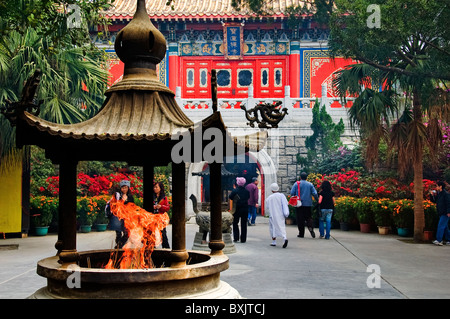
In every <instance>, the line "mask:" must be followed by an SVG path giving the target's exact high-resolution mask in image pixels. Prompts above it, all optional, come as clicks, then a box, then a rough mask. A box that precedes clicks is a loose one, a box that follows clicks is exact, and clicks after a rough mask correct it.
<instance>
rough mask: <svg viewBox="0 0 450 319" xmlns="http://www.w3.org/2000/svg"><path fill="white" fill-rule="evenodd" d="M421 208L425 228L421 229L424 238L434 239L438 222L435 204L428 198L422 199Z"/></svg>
mask: <svg viewBox="0 0 450 319" xmlns="http://www.w3.org/2000/svg"><path fill="white" fill-rule="evenodd" d="M423 209H424V215H425V229H424V230H423V237H424V240H427V241H430V240H433V239H434V231H435V230H436V228H437V225H438V222H439V216H438V214H437V210H436V204H434V203H432V202H431V201H429V200H424V202H423Z"/></svg>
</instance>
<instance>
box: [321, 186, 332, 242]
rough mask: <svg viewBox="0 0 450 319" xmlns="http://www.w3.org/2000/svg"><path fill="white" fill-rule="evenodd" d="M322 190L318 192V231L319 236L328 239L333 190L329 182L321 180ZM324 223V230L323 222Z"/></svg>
mask: <svg viewBox="0 0 450 319" xmlns="http://www.w3.org/2000/svg"><path fill="white" fill-rule="evenodd" d="M321 188H322V191H321V192H320V193H319V205H320V220H319V232H320V238H324V237H325V239H330V229H331V217H332V215H333V210H334V204H335V199H334V195H335V194H334V192H333V191H332V189H331V183H330V182H329V181H323V182H322V186H321ZM324 223H325V224H326V229H325V231H324V227H323V224H324Z"/></svg>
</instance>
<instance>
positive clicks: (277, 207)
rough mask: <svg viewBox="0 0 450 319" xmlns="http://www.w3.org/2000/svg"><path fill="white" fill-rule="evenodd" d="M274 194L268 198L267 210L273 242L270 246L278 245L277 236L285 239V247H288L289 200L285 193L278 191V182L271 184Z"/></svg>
mask: <svg viewBox="0 0 450 319" xmlns="http://www.w3.org/2000/svg"><path fill="white" fill-rule="evenodd" d="M270 190H271V191H272V195H270V196H269V197H267V199H266V211H268V213H269V230H270V235H271V236H272V243H271V244H270V246H276V244H277V241H276V239H277V237H282V238H283V239H284V244H283V248H286V247H287V244H288V239H287V237H286V224H285V219H286V218H287V217H288V216H289V207H288V201H287V199H286V196H285V195H284V194H281V193H279V192H278V190H279V187H278V184H277V183H273V184H271V185H270Z"/></svg>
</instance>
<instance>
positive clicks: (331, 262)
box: [0, 217, 450, 299]
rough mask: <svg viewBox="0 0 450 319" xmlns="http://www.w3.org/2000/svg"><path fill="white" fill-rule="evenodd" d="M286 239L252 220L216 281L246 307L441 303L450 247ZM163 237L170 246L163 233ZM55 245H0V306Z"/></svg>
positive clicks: (101, 235)
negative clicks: (302, 301)
mask: <svg viewBox="0 0 450 319" xmlns="http://www.w3.org/2000/svg"><path fill="white" fill-rule="evenodd" d="M197 230H198V226H197V225H196V224H187V225H186V246H187V248H188V249H190V248H191V247H192V244H193V239H194V235H195V232H196V231H197ZM287 233H288V238H289V245H288V247H287V248H286V249H283V248H282V247H281V246H282V240H281V239H279V240H278V245H277V246H276V247H271V246H270V245H269V244H270V242H271V240H270V238H269V231H268V219H267V218H264V217H258V218H257V223H256V226H252V227H249V228H248V238H247V242H246V243H236V249H237V252H236V253H234V254H230V255H229V258H230V268H229V269H228V270H226V271H224V272H223V273H222V274H221V279H222V280H223V281H225V282H227V283H229V284H230V285H231V286H232V287H234V288H236V289H237V290H238V291H239V293H240V294H241V296H242V297H244V298H249V299H291V298H292V299H297V298H312V299H319V298H327V299H334V298H340V299H341V298H344V299H370V298H389V299H391V298H394V299H409V298H448V296H449V295H448V287H449V286H450V277H449V276H448V260H449V256H450V246H442V247H438V246H434V245H432V244H413V243H410V242H408V241H405V240H401V239H402V238H400V237H398V236H397V235H378V234H376V233H370V234H363V233H360V232H359V231H348V232H344V231H340V230H334V229H332V230H331V238H330V239H329V240H325V239H320V238H318V237H319V236H318V233H319V232H318V229H316V235H317V237H316V238H315V239H313V238H311V237H310V236H309V232H308V231H306V235H305V238H297V236H296V235H297V226H295V225H292V226H291V225H290V226H287ZM168 235H169V238H171V228H170V226H169V228H168ZM114 236H115V234H114V232H112V231H106V232H95V231H93V232H91V233H88V234H84V233H79V234H78V237H77V249H78V250H79V251H83V250H91V249H108V248H111V247H112V245H113V241H114ZM55 242H56V235H55V234H50V235H47V236H45V237H34V236H30V237H28V238H17V239H1V240H0V260H1V262H0V299H12V298H17V299H22V298H26V297H28V296H30V295H31V294H33V293H34V292H35V291H36V290H37V289H39V288H41V287H43V286H45V285H46V279H45V278H42V277H40V276H39V275H37V274H36V263H37V261H38V260H40V259H42V258H46V257H49V256H52V255H54V254H55V253H56V250H55V248H54V244H55ZM17 245H18V246H17ZM369 265H370V267H369V269H368V266H369ZM374 265H375V266H374ZM377 268H378V269H379V274H380V277H378V278H377V275H376V273H377ZM368 270H369V271H368ZM378 279H379V280H378Z"/></svg>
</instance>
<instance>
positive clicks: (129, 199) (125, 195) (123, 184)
mask: <svg viewBox="0 0 450 319" xmlns="http://www.w3.org/2000/svg"><path fill="white" fill-rule="evenodd" d="M119 186H120V190H119V191H118V192H115V196H116V199H117V200H120V199H123V201H124V203H125V204H128V203H134V198H133V195H131V191H130V181H127V180H122V181H120V183H119ZM105 212H106V217H108V218H109V229H111V230H115V231H116V248H122V247H123V246H124V245H125V243H126V242H127V240H128V233H127V230H126V228H125V225H124V221H123V220H120V219H119V218H117V216H115V215H114V214H113V213H112V212H111V210H110V207H109V202H108V204H106V207H105Z"/></svg>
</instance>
